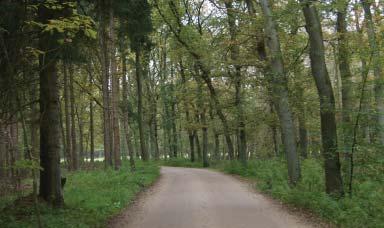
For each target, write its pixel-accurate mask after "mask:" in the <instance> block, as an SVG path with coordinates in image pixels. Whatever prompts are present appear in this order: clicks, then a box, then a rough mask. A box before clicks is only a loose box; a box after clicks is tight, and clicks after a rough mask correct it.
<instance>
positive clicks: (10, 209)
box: [0, 162, 160, 227]
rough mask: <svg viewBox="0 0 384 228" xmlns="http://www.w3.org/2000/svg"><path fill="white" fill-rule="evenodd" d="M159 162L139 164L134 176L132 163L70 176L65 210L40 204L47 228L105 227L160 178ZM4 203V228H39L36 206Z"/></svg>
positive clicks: (1, 216) (1, 222)
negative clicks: (130, 165)
mask: <svg viewBox="0 0 384 228" xmlns="http://www.w3.org/2000/svg"><path fill="white" fill-rule="evenodd" d="M159 174H160V172H159V166H158V164H157V163H153V162H147V163H145V164H143V163H142V162H138V164H137V169H136V171H135V172H134V173H132V172H130V170H129V166H128V164H124V165H123V167H122V168H121V170H119V171H115V170H112V169H108V170H103V169H101V170H91V171H78V172H74V173H69V174H68V175H67V184H66V186H65V188H64V200H65V207H64V208H62V209H52V208H50V207H47V206H45V205H44V204H41V205H39V209H40V213H41V221H42V225H43V227H105V225H106V222H107V221H108V220H109V219H110V218H111V217H113V216H114V215H116V214H117V213H119V212H120V211H121V210H123V209H124V208H125V207H127V206H128V204H129V203H130V202H131V201H132V200H133V199H134V197H135V196H136V194H137V193H138V192H140V191H141V190H142V189H143V188H145V187H147V186H149V185H150V184H152V183H153V182H154V181H155V180H156V179H157V177H158V176H159ZM4 204H6V203H5V202H4V201H3V204H2V205H3V206H5V208H6V209H3V210H2V211H1V213H0V227H37V217H36V215H35V213H34V212H35V210H34V207H33V205H32V203H24V204H23V205H17V206H13V205H12V204H11V203H9V202H8V205H4Z"/></svg>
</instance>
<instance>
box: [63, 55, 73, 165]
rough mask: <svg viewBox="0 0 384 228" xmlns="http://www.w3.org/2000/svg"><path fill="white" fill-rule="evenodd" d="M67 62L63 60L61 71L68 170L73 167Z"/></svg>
mask: <svg viewBox="0 0 384 228" xmlns="http://www.w3.org/2000/svg"><path fill="white" fill-rule="evenodd" d="M67 67H68V64H67V63H66V62H63V73H64V88H63V89H64V115H65V118H64V119H65V141H66V143H67V145H66V151H65V154H66V156H67V165H68V170H72V169H73V159H72V141H71V139H72V137H71V117H70V115H69V111H70V98H69V79H68V69H67Z"/></svg>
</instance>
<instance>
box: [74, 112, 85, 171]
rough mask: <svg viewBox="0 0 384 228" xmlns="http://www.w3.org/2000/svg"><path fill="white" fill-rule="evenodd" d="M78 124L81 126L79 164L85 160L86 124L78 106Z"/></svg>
mask: <svg viewBox="0 0 384 228" xmlns="http://www.w3.org/2000/svg"><path fill="white" fill-rule="evenodd" d="M76 116H77V124H78V126H79V156H78V158H79V165H81V164H82V163H83V162H84V124H83V121H82V119H81V115H80V113H79V110H78V108H76Z"/></svg>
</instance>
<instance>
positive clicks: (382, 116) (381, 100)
mask: <svg viewBox="0 0 384 228" xmlns="http://www.w3.org/2000/svg"><path fill="white" fill-rule="evenodd" d="M361 3H362V5H363V8H364V13H365V15H364V18H365V22H366V25H367V34H368V41H369V46H370V49H371V53H372V63H373V74H374V76H375V89H374V91H375V101H376V113H377V141H378V142H379V143H380V144H381V145H384V74H383V69H382V63H381V55H380V46H379V44H378V42H377V38H376V31H375V27H374V23H373V20H372V13H371V1H367V0H361Z"/></svg>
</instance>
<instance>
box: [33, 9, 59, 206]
mask: <svg viewBox="0 0 384 228" xmlns="http://www.w3.org/2000/svg"><path fill="white" fill-rule="evenodd" d="M57 16H58V15H57V12H55V11H54V10H51V9H48V8H46V7H44V5H40V6H39V9H38V17H39V21H41V22H42V23H47V22H48V20H51V19H56V18H57ZM39 50H41V51H43V52H44V54H40V57H39V65H40V71H39V72H40V166H41V167H42V169H41V171H40V189H39V195H40V197H41V198H42V199H44V200H45V201H47V202H48V203H49V204H51V205H52V206H55V207H61V206H63V204H64V199H63V193H62V189H61V174H60V120H59V119H60V116H59V115H60V113H59V85H58V74H57V69H56V63H57V59H56V55H57V53H55V52H52V50H57V45H56V36H55V35H54V34H50V33H48V32H46V33H43V34H41V35H40V39H39Z"/></svg>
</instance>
